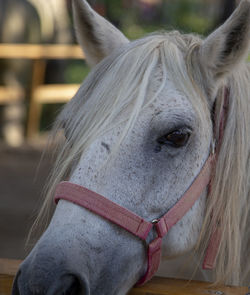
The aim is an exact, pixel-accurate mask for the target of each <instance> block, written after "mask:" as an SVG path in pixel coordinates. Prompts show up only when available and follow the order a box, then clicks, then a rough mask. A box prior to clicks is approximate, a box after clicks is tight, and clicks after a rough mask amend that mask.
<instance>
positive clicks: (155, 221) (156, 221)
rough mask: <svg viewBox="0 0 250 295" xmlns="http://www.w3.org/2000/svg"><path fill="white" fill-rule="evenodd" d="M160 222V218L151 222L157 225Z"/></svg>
mask: <svg viewBox="0 0 250 295" xmlns="http://www.w3.org/2000/svg"><path fill="white" fill-rule="evenodd" d="M159 221H160V219H159V218H156V219H153V220H152V221H151V223H152V224H156V223H158V222H159Z"/></svg>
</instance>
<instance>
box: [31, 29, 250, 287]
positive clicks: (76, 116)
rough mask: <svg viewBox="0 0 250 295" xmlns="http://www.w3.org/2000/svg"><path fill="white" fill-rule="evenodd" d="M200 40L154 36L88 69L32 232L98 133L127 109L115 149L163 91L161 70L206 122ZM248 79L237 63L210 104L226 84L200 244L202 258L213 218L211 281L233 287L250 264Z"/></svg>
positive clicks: (68, 113)
mask: <svg viewBox="0 0 250 295" xmlns="http://www.w3.org/2000/svg"><path fill="white" fill-rule="evenodd" d="M201 43H202V40H201V39H200V38H199V37H197V36H194V35H182V34H180V33H179V32H171V33H157V34H153V35H150V36H148V37H145V38H143V39H140V40H137V41H134V42H131V43H129V44H128V45H126V46H125V47H123V48H121V49H119V50H117V51H115V52H114V53H112V54H111V56H108V57H107V58H105V59H104V60H103V61H102V62H101V63H100V64H98V65H97V66H96V67H95V68H94V69H93V70H92V72H91V73H90V74H89V76H88V77H87V78H86V79H85V81H84V83H83V84H82V85H81V87H80V89H79V91H78V93H77V94H76V96H75V97H74V98H73V99H72V100H71V101H70V102H69V104H68V105H67V106H66V107H65V108H64V109H63V111H62V112H61V114H60V115H59V116H58V118H57V120H56V122H55V126H54V131H53V135H52V137H53V138H54V137H55V134H58V133H60V132H61V131H60V130H61V128H62V126H63V127H64V128H65V133H66V137H67V138H66V140H65V141H64V142H63V144H62V145H61V146H60V147H59V148H58V149H57V152H55V153H57V159H56V161H55V166H54V169H53V171H52V173H51V175H50V177H49V182H48V185H47V191H46V198H45V201H44V203H43V205H42V208H41V210H40V212H39V214H38V218H37V219H36V221H35V223H34V226H33V227H32V229H31V231H32V230H34V228H35V227H36V226H37V224H40V225H41V224H43V225H45V224H47V223H46V222H41V220H44V218H45V219H46V216H48V212H49V211H50V210H51V208H52V207H53V206H51V204H52V203H53V195H54V191H55V187H56V185H57V184H58V183H59V182H60V181H61V180H62V179H65V178H66V177H67V175H69V174H70V171H71V169H72V166H74V163H75V162H76V161H78V160H79V157H80V156H81V155H82V153H84V151H86V149H88V148H89V146H90V145H91V143H92V142H93V141H94V140H95V139H96V138H97V137H98V136H100V135H101V134H103V133H105V132H106V131H107V130H110V128H112V126H114V121H116V123H115V124H120V123H122V122H121V121H118V122H117V118H119V115H120V114H121V113H124V112H125V113H126V114H127V121H126V123H125V125H124V126H125V127H124V132H123V133H122V134H121V137H120V141H119V142H118V144H117V146H116V148H117V149H118V148H119V146H120V144H121V142H122V140H123V139H124V138H125V137H126V136H127V135H128V134H129V132H130V131H131V129H132V128H133V126H134V123H135V121H136V119H137V117H138V115H139V113H140V111H141V110H142V109H143V108H144V107H146V106H147V105H148V104H149V103H150V102H152V101H153V100H154V99H155V98H156V96H157V95H158V94H159V93H160V91H161V90H162V89H163V86H164V83H165V81H166V72H168V74H169V76H170V77H172V79H173V82H175V81H181V83H179V82H178V83H177V82H176V87H177V88H178V89H180V90H181V91H183V92H184V93H185V95H186V96H187V97H188V99H190V101H191V103H192V104H193V106H194V108H195V110H196V112H197V113H198V117H199V119H200V120H203V121H204V120H206V121H207V119H206V118H207V116H210V112H211V105H209V102H208V99H207V97H206V95H205V93H206V89H205V88H206V86H207V85H205V84H204V81H200V80H199V79H200V75H199V73H197V67H196V66H195V64H194V63H193V61H194V60H195V58H196V55H195V53H196V49H197V48H199V46H200V44H201ZM159 66H160V70H161V72H162V77H161V79H160V80H159V81H157V84H158V85H157V87H156V89H154V93H153V95H152V96H150V98H148V97H149V96H148V95H146V94H147V92H148V88H149V87H148V86H149V84H150V80H151V79H150V77H152V76H153V75H154V71H155V70H156V69H157V68H159ZM249 80H250V68H249V66H247V65H246V64H242V65H240V66H239V67H238V69H237V70H235V71H234V73H233V74H232V75H230V76H228V77H227V78H226V79H225V80H223V81H221V83H220V85H219V86H218V95H217V99H216V105H215V109H220V108H221V104H222V97H223V95H224V94H223V90H222V89H223V88H224V87H225V86H227V87H228V89H229V98H228V99H229V112H228V119H227V123H226V128H225V132H224V137H223V141H222V144H221V148H220V152H219V155H218V158H217V162H216V169H215V172H214V176H213V180H212V187H211V191H210V197H209V198H207V210H206V215H205V218H204V223H203V229H202V231H201V235H200V239H199V243H198V244H199V249H200V253H201V255H203V253H204V251H205V250H206V248H207V245H208V241H209V236H210V234H211V233H212V231H213V226H214V223H215V222H216V223H218V222H219V227H220V229H221V236H222V239H221V245H220V249H219V255H218V258H217V266H216V271H215V274H214V280H215V282H229V283H233V284H238V285H239V284H241V283H242V282H244V278H243V276H245V279H246V277H247V276H248V277H249V274H250V265H247V263H244V259H245V258H246V257H249V256H250V255H249V254H250V253H249V249H250V245H249V244H250V228H249V227H247V225H249V222H250V221H249V215H250V214H249V212H250V208H249V206H250V195H249V191H250V185H249V183H250V182H249V175H250V162H249V148H250V138H249V136H250V133H249V127H250V117H249V114H250V112H249V111H250V110H249V106H248V105H249V99H250V98H249V94H250V85H249ZM205 82H206V81H205ZM131 106H132V108H131ZM216 113H218V112H216ZM215 120H218V118H215ZM203 125H204V124H203ZM204 132H205V131H204ZM111 157H112V153H111ZM211 216H212V218H211ZM40 225H39V226H40Z"/></svg>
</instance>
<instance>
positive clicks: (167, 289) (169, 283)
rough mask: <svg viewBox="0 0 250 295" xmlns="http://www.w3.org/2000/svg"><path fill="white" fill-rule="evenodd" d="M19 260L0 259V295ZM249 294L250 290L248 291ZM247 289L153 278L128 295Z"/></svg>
mask: <svg viewBox="0 0 250 295" xmlns="http://www.w3.org/2000/svg"><path fill="white" fill-rule="evenodd" d="M20 263H21V261H20V260H9V259H0V295H10V294H11V286H12V282H13V278H14V275H15V273H16V271H17V269H18V266H19V264H20ZM249 292H250V290H249ZM249 294H250V293H248V288H247V287H229V286H211V284H209V283H204V282H197V281H185V280H177V279H167V278H159V277H155V278H153V279H152V280H151V281H150V282H149V283H147V284H146V285H145V286H142V287H139V288H133V289H132V290H131V291H130V293H129V295H249Z"/></svg>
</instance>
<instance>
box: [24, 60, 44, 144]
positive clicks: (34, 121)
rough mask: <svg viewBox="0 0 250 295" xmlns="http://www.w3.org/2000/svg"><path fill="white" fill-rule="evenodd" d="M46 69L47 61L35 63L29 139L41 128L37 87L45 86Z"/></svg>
mask: <svg viewBox="0 0 250 295" xmlns="http://www.w3.org/2000/svg"><path fill="white" fill-rule="evenodd" d="M45 69H46V61H45V60H44V59H36V60H34V63H33V72H32V82H31V94H30V105H29V111H28V122H27V138H28V139H30V138H32V137H34V135H36V134H37V133H38V130H39V127H40V118H41V111H42V105H41V104H40V103H38V102H37V101H36V99H35V96H34V94H35V90H36V87H37V86H39V85H41V84H43V82H44V76H45Z"/></svg>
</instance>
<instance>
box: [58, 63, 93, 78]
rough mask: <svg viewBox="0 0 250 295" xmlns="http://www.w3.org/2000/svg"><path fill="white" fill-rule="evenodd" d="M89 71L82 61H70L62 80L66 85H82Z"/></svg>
mask: <svg viewBox="0 0 250 295" xmlns="http://www.w3.org/2000/svg"><path fill="white" fill-rule="evenodd" d="M89 71H90V69H89V67H88V65H87V64H86V63H85V62H83V61H79V60H76V61H71V62H70V63H69V64H68V66H67V67H66V69H65V72H64V79H65V81H66V83H82V81H83V80H84V79H85V77H86V76H87V75H88V73H89Z"/></svg>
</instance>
